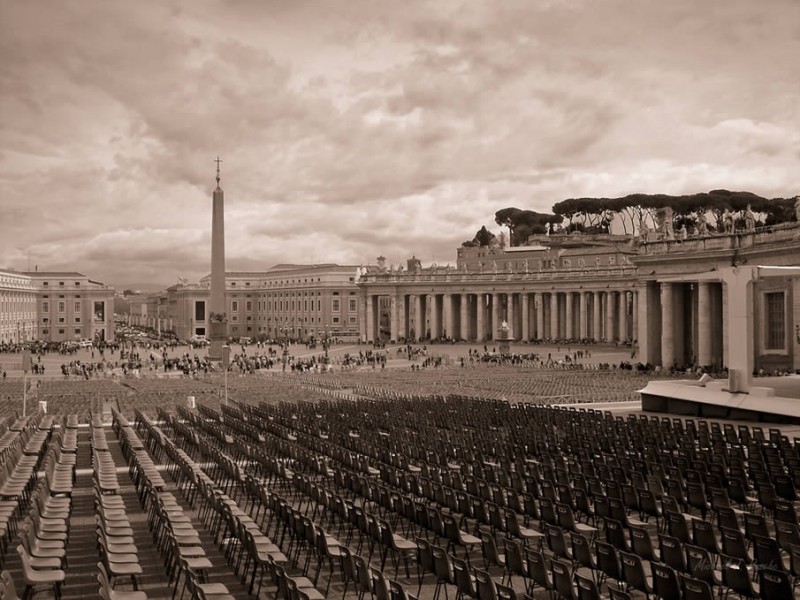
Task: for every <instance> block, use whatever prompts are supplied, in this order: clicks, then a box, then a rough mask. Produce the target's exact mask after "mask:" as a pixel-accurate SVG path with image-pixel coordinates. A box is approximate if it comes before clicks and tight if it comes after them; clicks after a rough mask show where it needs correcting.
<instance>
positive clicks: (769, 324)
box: [764, 292, 786, 350]
mask: <svg viewBox="0 0 800 600" xmlns="http://www.w3.org/2000/svg"><path fill="white" fill-rule="evenodd" d="M764 308H765V311H764V337H765V339H764V348H765V349H766V350H783V349H784V348H785V347H786V307H785V298H784V293H783V292H770V293H769V294H764Z"/></svg>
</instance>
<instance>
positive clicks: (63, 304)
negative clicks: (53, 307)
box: [58, 300, 67, 313]
mask: <svg viewBox="0 0 800 600" xmlns="http://www.w3.org/2000/svg"><path fill="white" fill-rule="evenodd" d="M66 310H67V303H66V302H64V301H63V300H59V301H58V312H60V313H63V312H66Z"/></svg>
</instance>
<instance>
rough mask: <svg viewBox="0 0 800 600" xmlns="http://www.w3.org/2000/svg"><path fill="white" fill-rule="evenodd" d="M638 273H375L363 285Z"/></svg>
mask: <svg viewBox="0 0 800 600" xmlns="http://www.w3.org/2000/svg"><path fill="white" fill-rule="evenodd" d="M635 274H636V267H634V266H632V265H626V266H623V267H596V268H592V267H582V268H577V267H576V268H570V269H559V270H558V271H531V272H528V273H524V272H512V271H498V272H493V271H492V272H488V273H487V272H475V271H455V270H454V271H449V272H444V273H424V272H423V273H408V272H404V273H378V274H376V273H371V274H369V275H362V276H361V279H360V280H359V283H372V284H375V283H414V282H432V283H476V282H491V281H497V282H504V281H515V282H533V281H559V280H569V279H576V278H580V279H586V278H601V279H608V278H623V279H624V278H628V277H632V276H634V275H635Z"/></svg>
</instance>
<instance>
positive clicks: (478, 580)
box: [473, 568, 497, 600]
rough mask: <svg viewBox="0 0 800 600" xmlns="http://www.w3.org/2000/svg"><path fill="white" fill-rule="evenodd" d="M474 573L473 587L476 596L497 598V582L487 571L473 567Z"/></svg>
mask: <svg viewBox="0 0 800 600" xmlns="http://www.w3.org/2000/svg"><path fill="white" fill-rule="evenodd" d="M473 572H474V573H475V587H476V589H477V592H478V598H480V599H481V600H497V584H496V583H495V581H494V579H492V576H491V575H489V572H488V571H484V570H483V569H478V568H475V569H473Z"/></svg>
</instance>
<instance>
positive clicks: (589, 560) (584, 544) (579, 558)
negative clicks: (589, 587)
mask: <svg viewBox="0 0 800 600" xmlns="http://www.w3.org/2000/svg"><path fill="white" fill-rule="evenodd" d="M571 538H572V560H573V562H574V563H575V565H577V566H581V567H586V568H587V569H590V570H591V571H592V575H594V571H595V569H597V563H596V562H595V560H594V555H593V554H592V545H591V544H590V543H589V540H588V539H587V538H586V536H583V535H581V534H580V533H573V534H572V536H571Z"/></svg>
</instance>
